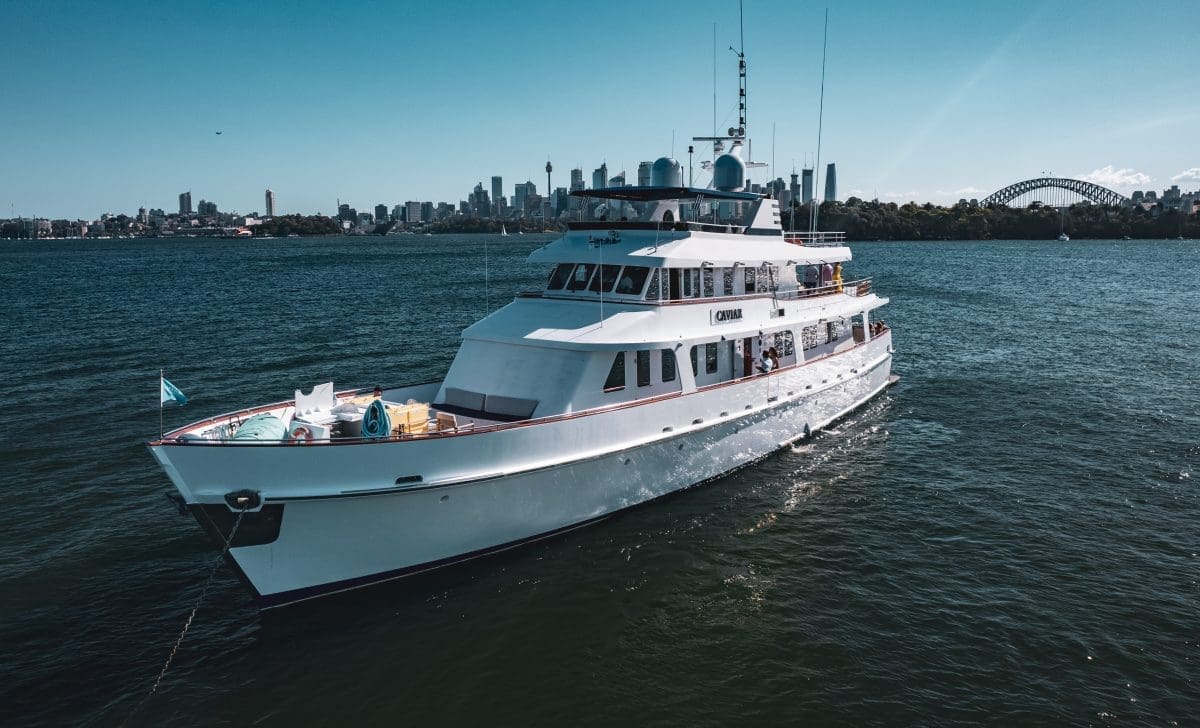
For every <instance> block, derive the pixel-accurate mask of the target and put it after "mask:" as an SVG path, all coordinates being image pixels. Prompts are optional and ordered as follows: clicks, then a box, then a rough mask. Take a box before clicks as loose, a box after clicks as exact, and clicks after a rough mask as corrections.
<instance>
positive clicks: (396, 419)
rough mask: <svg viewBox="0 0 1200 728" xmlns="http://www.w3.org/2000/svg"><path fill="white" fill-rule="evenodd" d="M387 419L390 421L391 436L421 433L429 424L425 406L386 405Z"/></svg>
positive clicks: (427, 410)
mask: <svg viewBox="0 0 1200 728" xmlns="http://www.w3.org/2000/svg"><path fill="white" fill-rule="evenodd" d="M384 406H386V407H387V413H388V419H390V420H391V421H392V434H393V435H400V434H413V433H423V432H425V428H426V426H427V424H428V422H429V405H427V404H400V405H394V404H387V405H384Z"/></svg>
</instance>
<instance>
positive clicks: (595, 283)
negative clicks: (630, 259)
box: [588, 265, 621, 293]
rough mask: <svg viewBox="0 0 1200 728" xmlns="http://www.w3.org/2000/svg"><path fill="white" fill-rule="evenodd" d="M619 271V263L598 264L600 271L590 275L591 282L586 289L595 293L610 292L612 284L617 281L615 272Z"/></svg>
mask: <svg viewBox="0 0 1200 728" xmlns="http://www.w3.org/2000/svg"><path fill="white" fill-rule="evenodd" d="M620 272H621V266H619V265H603V266H600V272H599V273H597V274H596V275H594V276H592V284H591V285H590V286H588V290H589V291H593V292H595V293H608V292H610V291H611V290H612V289H613V284H614V283H616V282H617V273H620Z"/></svg>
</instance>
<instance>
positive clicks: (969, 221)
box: [782, 197, 1200, 240]
mask: <svg viewBox="0 0 1200 728" xmlns="http://www.w3.org/2000/svg"><path fill="white" fill-rule="evenodd" d="M782 212H783V215H782V218H783V225H784V227H785V228H786V229H789V230H791V229H795V230H807V229H808V216H809V207H808V205H796V206H795V207H794V208H793V209H785V210H783V211H782ZM793 216H794V220H795V223H794V226H793ZM1060 224H1061V230H1062V231H1063V232H1065V233H1066V234H1067V235H1070V236H1071V237H1073V238H1108V239H1115V238H1121V237H1124V236H1128V237H1131V238H1174V237H1177V236H1180V235H1182V236H1183V237H1185V238H1200V215H1191V216H1190V217H1187V216H1185V215H1184V214H1183V213H1182V212H1179V211H1176V210H1163V209H1161V208H1155V209H1152V210H1149V211H1147V210H1143V209H1142V208H1141V207H1105V206H1103V205H1073V206H1071V207H1070V208H1069V209H1068V210H1066V211H1064V212H1063V213H1060V212H1059V211H1058V210H1057V209H1056V208H1052V207H1043V206H1040V205H1031V206H1030V207H1027V208H1020V207H1006V206H1004V205H997V206H993V207H972V206H971V205H969V204H966V203H958V204H956V205H953V206H951V207H939V206H937V205H933V204H930V203H925V204H924V205H917V204H915V203H912V202H909V203H906V204H903V205H896V204H895V203H892V202H868V201H865V200H861V199H859V198H857V197H851V198H850V199H848V200H846V201H845V202H825V203H822V204H821V208H820V211H819V216H818V228H819V229H821V230H840V231H843V232H845V233H846V236H847V238H849V239H850V240H988V239H997V240H1053V239H1054V238H1056V237H1058V234H1059V230H1060Z"/></svg>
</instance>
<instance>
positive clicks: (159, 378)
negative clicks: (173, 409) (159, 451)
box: [158, 369, 163, 440]
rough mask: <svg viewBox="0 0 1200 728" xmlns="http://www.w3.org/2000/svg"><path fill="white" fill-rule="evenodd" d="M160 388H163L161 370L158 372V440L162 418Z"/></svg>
mask: <svg viewBox="0 0 1200 728" xmlns="http://www.w3.org/2000/svg"><path fill="white" fill-rule="evenodd" d="M162 386H163V370H162V369H159V370H158V439H159V440H161V439H162V436H163V416H162V405H163V403H162Z"/></svg>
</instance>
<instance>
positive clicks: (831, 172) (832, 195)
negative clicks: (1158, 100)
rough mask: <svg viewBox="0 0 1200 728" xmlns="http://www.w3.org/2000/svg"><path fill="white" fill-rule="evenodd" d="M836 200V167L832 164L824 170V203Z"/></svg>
mask: <svg viewBox="0 0 1200 728" xmlns="http://www.w3.org/2000/svg"><path fill="white" fill-rule="evenodd" d="M835 200H837V166H836V165H834V164H833V162H830V163H829V166H828V167H826V168H825V201H826V202H833V201H835Z"/></svg>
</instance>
